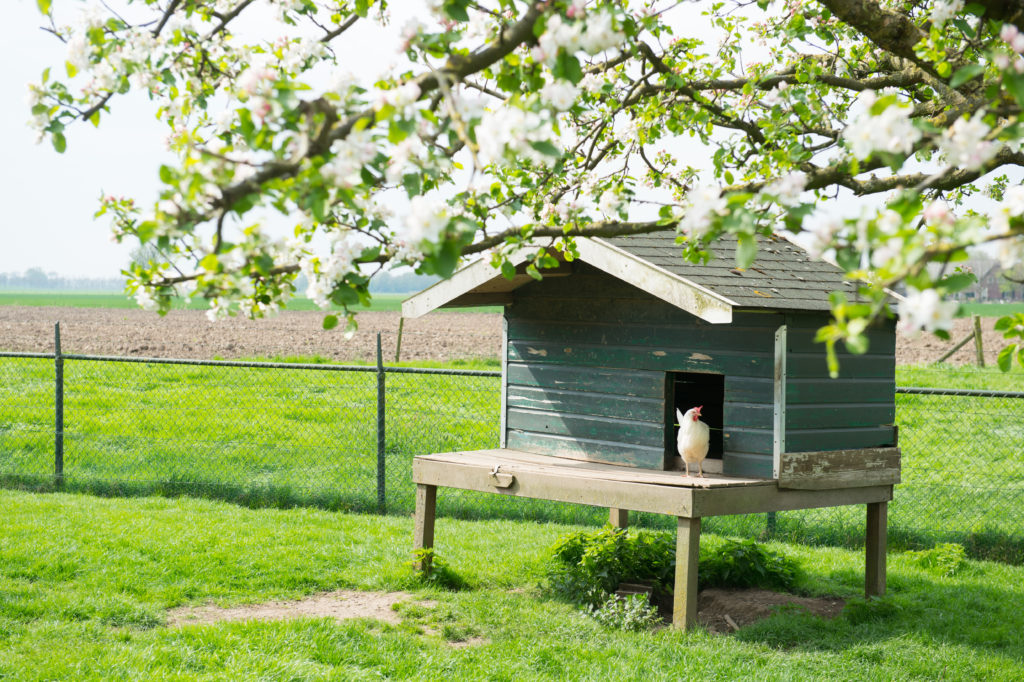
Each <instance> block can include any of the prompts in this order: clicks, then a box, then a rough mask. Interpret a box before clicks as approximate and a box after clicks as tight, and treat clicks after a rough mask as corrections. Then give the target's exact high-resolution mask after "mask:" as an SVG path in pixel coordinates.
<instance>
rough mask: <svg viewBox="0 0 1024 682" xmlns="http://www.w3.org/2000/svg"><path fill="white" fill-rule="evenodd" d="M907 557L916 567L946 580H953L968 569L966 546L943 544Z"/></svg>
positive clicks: (908, 553)
mask: <svg viewBox="0 0 1024 682" xmlns="http://www.w3.org/2000/svg"><path fill="white" fill-rule="evenodd" d="M906 555H907V556H908V557H910V560H911V562H912V563H913V564H914V565H916V566H920V567H921V568H923V569H925V570H927V571H929V572H930V573H933V574H935V575H939V576H942V577H944V578H952V577H953V576H955V575H956V574H958V573H961V572H962V571H963V570H964V569H966V568H967V567H968V563H967V552H966V550H965V549H964V546H963V545H958V544H956V543H952V542H946V543H942V544H940V545H936V546H935V547H932V548H931V549H924V550H920V551H917V552H913V551H911V552H906Z"/></svg>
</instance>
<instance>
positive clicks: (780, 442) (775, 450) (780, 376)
mask: <svg viewBox="0 0 1024 682" xmlns="http://www.w3.org/2000/svg"><path fill="white" fill-rule="evenodd" d="M786 345H787V344H786V325H782V326H781V327H779V328H778V329H777V330H775V399H774V401H773V402H774V405H773V409H772V415H773V425H772V434H773V436H772V478H775V479H778V477H779V471H780V470H781V468H782V453H784V452H785V451H786Z"/></svg>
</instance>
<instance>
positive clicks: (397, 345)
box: [395, 317, 405, 362]
mask: <svg viewBox="0 0 1024 682" xmlns="http://www.w3.org/2000/svg"><path fill="white" fill-rule="evenodd" d="M404 326H405V317H400V318H398V341H396V342H395V362H401V361H402V327H404Z"/></svg>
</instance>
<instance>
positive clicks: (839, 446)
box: [724, 423, 895, 455]
mask: <svg viewBox="0 0 1024 682" xmlns="http://www.w3.org/2000/svg"><path fill="white" fill-rule="evenodd" d="M724 431H725V433H724V441H725V451H726V452H727V453H728V452H746V453H750V454H755V455H767V454H771V452H772V432H771V429H770V428H769V429H755V428H748V427H744V428H736V427H732V426H730V425H729V424H728V423H727V424H726V425H725V430H724ZM894 434H895V428H894V427H893V426H889V425H884V426H865V427H859V428H856V427H855V428H831V429H799V430H797V429H788V430H787V431H786V448H787V449H788V450H790V451H792V452H816V451H819V450H848V449H854V448H881V447H889V446H892V445H893V443H894V442H895V435H894Z"/></svg>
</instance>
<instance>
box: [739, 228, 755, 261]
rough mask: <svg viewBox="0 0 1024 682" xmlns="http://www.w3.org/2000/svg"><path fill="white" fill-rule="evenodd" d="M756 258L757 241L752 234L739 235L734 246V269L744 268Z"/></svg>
mask: <svg viewBox="0 0 1024 682" xmlns="http://www.w3.org/2000/svg"><path fill="white" fill-rule="evenodd" d="M756 257H757V240H756V239H754V235H752V234H742V233H741V234H740V235H739V242H738V243H737V244H736V267H738V268H746V267H750V264H751V263H753V262H754V259H755V258H756Z"/></svg>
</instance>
